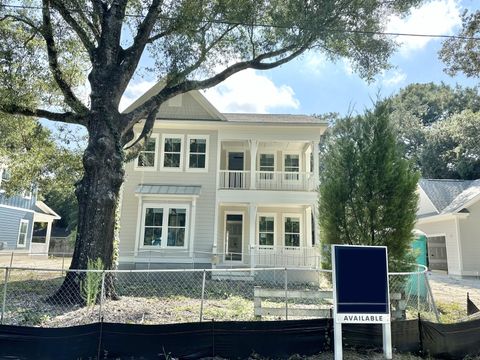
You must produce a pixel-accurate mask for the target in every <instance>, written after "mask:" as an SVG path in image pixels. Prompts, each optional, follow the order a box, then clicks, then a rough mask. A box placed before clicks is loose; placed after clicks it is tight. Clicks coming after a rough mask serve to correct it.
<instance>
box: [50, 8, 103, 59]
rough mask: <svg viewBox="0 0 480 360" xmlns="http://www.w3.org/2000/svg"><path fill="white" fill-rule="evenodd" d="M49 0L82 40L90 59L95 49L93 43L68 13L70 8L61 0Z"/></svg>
mask: <svg viewBox="0 0 480 360" xmlns="http://www.w3.org/2000/svg"><path fill="white" fill-rule="evenodd" d="M50 1H51V4H52V6H53V8H54V9H56V10H57V11H58V12H59V13H60V15H61V16H62V18H63V19H64V20H65V22H66V23H67V24H68V25H70V26H71V27H72V29H73V31H75V33H76V34H77V36H78V38H79V39H80V41H81V42H82V44H83V46H84V47H85V49H86V50H87V52H88V55H89V56H90V59H92V54H93V51H94V50H95V44H94V43H93V42H92V41H91V39H90V37H89V36H88V34H87V33H86V32H85V30H84V29H83V28H82V27H81V26H80V24H79V23H78V22H77V21H76V20H75V19H74V18H73V16H72V15H71V14H70V12H71V10H68V9H67V8H66V7H65V5H64V4H63V2H62V1H58V0H50Z"/></svg>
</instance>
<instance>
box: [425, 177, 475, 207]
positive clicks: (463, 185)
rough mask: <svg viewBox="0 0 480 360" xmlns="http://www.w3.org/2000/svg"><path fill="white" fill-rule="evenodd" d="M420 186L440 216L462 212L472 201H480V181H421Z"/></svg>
mask: <svg viewBox="0 0 480 360" xmlns="http://www.w3.org/2000/svg"><path fill="white" fill-rule="evenodd" d="M418 185H419V186H420V187H421V188H422V190H423V191H424V192H425V194H426V195H427V196H428V198H429V199H430V201H431V202H432V204H433V205H434V206H435V208H436V209H437V211H438V214H451V213H455V212H458V211H461V210H462V209H464V208H465V207H467V206H468V205H469V204H470V202H471V201H473V200H475V199H480V179H478V180H451V179H420V181H419V184H418Z"/></svg>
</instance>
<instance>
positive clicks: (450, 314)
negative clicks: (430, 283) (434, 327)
mask: <svg viewBox="0 0 480 360" xmlns="http://www.w3.org/2000/svg"><path fill="white" fill-rule="evenodd" d="M437 308H438V312H439V313H440V322H441V323H445V324H449V323H455V322H459V321H461V320H462V319H464V318H465V317H466V316H467V310H466V309H465V307H464V306H462V305H461V304H459V303H454V302H438V303H437Z"/></svg>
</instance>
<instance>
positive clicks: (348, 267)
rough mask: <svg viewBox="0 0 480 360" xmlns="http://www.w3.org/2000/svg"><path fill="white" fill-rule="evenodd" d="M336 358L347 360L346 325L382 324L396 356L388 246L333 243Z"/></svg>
mask: <svg viewBox="0 0 480 360" xmlns="http://www.w3.org/2000/svg"><path fill="white" fill-rule="evenodd" d="M332 270H333V274H332V275H333V278H332V280H333V301H334V307H333V309H334V312H333V323H334V328H333V330H334V349H335V360H341V359H343V349H342V324H346V323H349V324H382V330H383V331H382V332H383V353H384V355H385V358H386V359H391V358H392V336H391V328H390V294H389V285H388V256H387V248H386V247H385V246H356V245H332Z"/></svg>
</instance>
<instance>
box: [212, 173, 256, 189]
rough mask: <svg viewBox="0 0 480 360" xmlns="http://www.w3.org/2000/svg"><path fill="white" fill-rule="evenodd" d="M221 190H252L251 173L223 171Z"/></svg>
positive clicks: (221, 174)
mask: <svg viewBox="0 0 480 360" xmlns="http://www.w3.org/2000/svg"><path fill="white" fill-rule="evenodd" d="M219 187H220V189H250V171H240V170H221V171H220V184H219Z"/></svg>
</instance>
